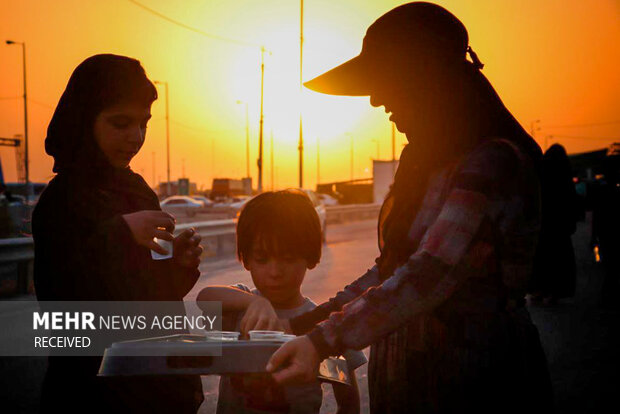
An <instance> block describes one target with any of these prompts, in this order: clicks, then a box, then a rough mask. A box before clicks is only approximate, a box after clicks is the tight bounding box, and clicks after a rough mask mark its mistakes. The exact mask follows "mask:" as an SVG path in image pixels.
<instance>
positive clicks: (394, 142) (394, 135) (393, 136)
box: [392, 122, 396, 177]
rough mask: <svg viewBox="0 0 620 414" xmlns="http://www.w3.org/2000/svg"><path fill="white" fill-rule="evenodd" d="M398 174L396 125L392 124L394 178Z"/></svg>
mask: <svg viewBox="0 0 620 414" xmlns="http://www.w3.org/2000/svg"><path fill="white" fill-rule="evenodd" d="M395 174H396V125H395V124H394V122H392V177H393V176H394V175H395Z"/></svg>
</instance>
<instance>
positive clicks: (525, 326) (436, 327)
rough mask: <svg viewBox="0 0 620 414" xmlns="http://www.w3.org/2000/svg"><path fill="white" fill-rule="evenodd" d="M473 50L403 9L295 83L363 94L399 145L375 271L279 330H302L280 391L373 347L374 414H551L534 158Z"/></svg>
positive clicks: (431, 9) (443, 15) (426, 11)
mask: <svg viewBox="0 0 620 414" xmlns="http://www.w3.org/2000/svg"><path fill="white" fill-rule="evenodd" d="M468 44H469V39H468V34H467V30H466V29H465V27H464V25H463V24H462V23H461V22H460V21H459V20H458V19H457V18H456V17H455V16H454V15H452V14H451V13H450V12H448V11H447V10H445V9H444V8H442V7H440V6H437V5H434V4H430V3H424V2H416V3H409V4H405V5H402V6H399V7H397V8H395V9H393V10H391V11H390V12H388V13H386V14H384V15H383V16H382V17H380V18H379V19H377V20H376V21H375V22H374V23H373V24H372V25H371V26H370V27H369V28H368V30H367V32H366V37H365V38H364V42H363V46H362V51H361V53H360V55H358V56H356V57H354V58H353V59H351V60H349V61H347V62H345V63H343V64H342V65H340V66H337V67H336V68H334V69H332V70H330V71H328V72H326V73H324V74H323V75H321V76H319V77H318V78H316V79H314V80H311V81H310V82H308V83H306V86H307V87H308V88H310V89H313V90H316V91H319V92H324V93H328V94H334V95H357V96H370V103H371V105H373V106H377V107H378V106H384V107H385V110H386V112H391V113H392V116H391V117H390V119H391V120H393V121H394V122H395V123H396V126H397V127H398V129H399V131H401V132H403V133H405V134H406V136H407V140H408V141H409V143H408V145H407V146H406V147H405V149H404V150H403V153H402V154H401V158H400V163H399V166H398V171H397V172H396V177H395V179H394V184H393V186H392V188H391V190H390V194H389V196H388V198H387V199H386V201H385V202H384V204H383V207H382V212H381V215H380V219H379V244H380V246H381V255H380V257H379V258H378V259H377V261H376V263H377V264H376V265H375V266H374V267H372V268H371V269H369V271H368V272H367V273H365V274H364V275H362V276H360V277H359V278H357V280H354V281H353V282H351V284H349V285H348V286H346V287H345V288H344V289H343V290H342V291H341V292H339V293H338V294H337V295H336V296H335V297H334V298H332V299H330V300H329V301H328V302H326V303H323V304H322V305H320V306H319V307H317V308H315V309H314V310H312V311H311V312H309V313H307V314H303V315H300V316H297V317H295V318H293V319H291V320H290V321H289V323H290V327H291V329H292V331H293V332H294V333H296V334H303V333H306V335H304V336H302V337H300V338H297V339H294V340H292V341H290V342H288V343H286V344H284V345H283V346H282V347H281V348H280V349H279V350H278V351H277V352H276V353H275V354H274V355H273V357H272V359H271V361H270V365H269V366H268V369H269V370H271V371H274V378H275V379H276V381H280V382H286V381H292V380H294V379H306V380H308V379H311V378H312V377H313V374H315V373H316V370H317V368H318V365H319V362H320V361H321V360H322V359H323V358H325V357H327V356H331V355H339V354H341V353H342V352H343V351H344V349H346V348H353V349H362V348H364V347H366V346H368V345H371V351H370V363H369V368H368V373H369V374H368V379H369V381H368V386H369V392H370V409H371V412H373V413H382V414H384V413H405V412H413V413H430V412H432V413H454V412H463V413H474V412H481V413H482V412H501V413H524V412H528V411H532V410H536V411H537V412H543V411H544V412H549V411H552V410H553V407H552V392H551V384H550V380H549V375H548V372H547V367H546V362H545V356H544V353H543V350H542V347H541V344H540V340H539V337H538V332H537V329H536V327H535V326H534V325H533V324H532V322H531V320H530V318H529V314H528V311H527V309H526V308H525V307H524V296H525V291H526V288H527V285H528V282H529V277H530V275H531V268H532V264H533V259H534V254H535V251H536V242H537V240H538V235H539V230H540V209H539V207H540V198H539V182H538V175H537V174H538V166H539V163H540V161H541V157H542V153H541V151H540V148H539V147H538V145H537V144H536V142H535V141H534V140H533V139H532V138H531V137H530V136H529V135H528V134H527V132H526V131H524V130H523V128H522V127H521V126H520V125H519V123H518V122H517V121H516V120H515V119H514V117H513V116H512V115H511V114H510V112H509V111H508V109H507V108H506V107H505V106H504V104H503V103H502V101H501V99H500V98H499V96H498V95H497V93H496V92H495V90H494V89H493V87H492V86H491V84H490V83H489V81H488V80H487V78H486V77H485V76H484V75H483V74H482V72H481V69H482V67H483V65H482V63H481V62H480V61H479V59H478V57H477V56H476V54H475V53H474V52H473V51H472V49H471V47H469V46H468ZM467 54H469V57H470V58H471V61H469V60H468V59H467Z"/></svg>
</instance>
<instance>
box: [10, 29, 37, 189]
mask: <svg viewBox="0 0 620 414" xmlns="http://www.w3.org/2000/svg"><path fill="white" fill-rule="evenodd" d="M6 44H7V45H22V66H23V71H24V76H23V78H24V152H25V155H24V164H25V165H24V167H25V172H26V200H30V197H31V196H32V188H31V186H30V166H29V164H30V163H29V158H28V94H27V88H26V43H25V42H15V41H13V40H7V41H6Z"/></svg>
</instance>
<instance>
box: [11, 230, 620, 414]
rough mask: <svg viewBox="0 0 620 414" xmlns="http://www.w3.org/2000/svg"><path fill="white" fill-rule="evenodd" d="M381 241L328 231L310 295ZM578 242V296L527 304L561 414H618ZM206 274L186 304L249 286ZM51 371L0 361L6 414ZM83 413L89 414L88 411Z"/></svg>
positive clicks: (612, 359) (603, 333) (209, 382)
mask: <svg viewBox="0 0 620 414" xmlns="http://www.w3.org/2000/svg"><path fill="white" fill-rule="evenodd" d="M375 237H376V236H375V223H374V222H372V221H368V222H358V223H351V224H344V225H339V226H333V227H332V228H331V229H330V230H329V231H328V245H327V246H326V248H325V250H324V254H323V260H322V263H321V265H320V266H319V267H317V269H315V270H313V271H312V272H309V273H308V275H307V277H306V281H305V282H304V292H305V294H307V295H308V296H310V297H312V298H314V299H315V300H316V301H317V302H320V301H321V300H325V299H326V298H328V297H329V296H331V295H333V293H335V292H336V290H337V289H338V288H339V287H342V286H344V285H345V284H346V283H347V282H348V281H350V278H351V277H352V276H354V275H356V274H358V275H359V274H361V273H360V272H362V271H363V270H364V269H365V268H366V267H369V266H370V265H371V264H372V262H373V259H374V257H375V256H376V241H375V240H376V239H375ZM573 243H574V246H575V253H576V256H577V271H578V274H577V293H576V295H575V298H573V299H565V300H562V301H560V302H559V303H558V304H556V305H553V306H543V305H535V304H533V303H529V304H528V306H529V309H530V312H531V314H532V318H533V319H534V321H535V323H536V325H537V326H538V328H539V332H540V335H541V339H542V342H543V346H544V348H545V352H546V355H547V359H548V363H549V369H550V372H551V377H552V381H553V385H554V390H555V400H556V412H558V413H598V412H617V411H618V403H617V401H618V400H617V399H616V398H617V397H616V396H617V394H618V393H619V392H620V390H619V385H620V379H619V373H618V369H619V368H620V356H619V352H620V323H619V320H618V317H619V316H620V312H619V311H618V310H604V309H602V308H601V306H600V292H601V284H602V280H603V270H602V268H601V266H600V264H597V263H594V261H593V257H592V254H591V251H590V248H589V225H588V224H587V223H579V225H578V230H577V233H576V234H575V235H574V236H573ZM618 254H620V252H618ZM201 270H202V271H203V277H201V280H200V281H199V283H198V284H197V286H196V289H194V290H193V291H192V292H193V293H190V295H188V297H187V298H186V299H190V300H191V296H192V295H195V294H196V291H197V289H199V288H200V286H201V285H202V286H204V285H205V284H228V283H233V282H244V283H249V276H248V275H247V273H245V272H243V270H242V269H241V268H240V266H239V265H238V264H236V263H235V262H233V261H229V262H224V263H221V264H219V265H218V264H217V263H211V264H205V266H203V267H201ZM17 299H18V300H19V299H33V298H32V297H22V298H17ZM619 300H620V298H619ZM0 318H10V315H0ZM0 335H2V332H0ZM45 367H46V362H45V359H44V358H0V413H13V412H15V413H34V412H37V411H38V398H39V393H40V385H41V380H42V378H43V375H44V372H45ZM357 376H358V380H359V383H360V391H361V392H362V412H368V395H367V386H366V383H367V378H366V367H365V366H364V367H362V368H360V369H358V371H357ZM203 384H204V388H205V404H203V406H202V407H201V409H200V413H201V414H202V413H210V412H212V411H213V409H214V407H215V402H216V401H217V392H216V390H217V385H216V384H217V380H216V377H204V382H203ZM329 394H331V393H329ZM94 403H96V402H94ZM84 412H88V408H87V407H86V408H85V411H84ZM321 412H322V413H323V412H325V413H328V412H335V406H334V401H333V396H331V395H328V396H327V397H326V399H325V401H324V407H323V409H322V410H321ZM531 412H532V413H535V412H537V410H536V408H535V407H532V410H531Z"/></svg>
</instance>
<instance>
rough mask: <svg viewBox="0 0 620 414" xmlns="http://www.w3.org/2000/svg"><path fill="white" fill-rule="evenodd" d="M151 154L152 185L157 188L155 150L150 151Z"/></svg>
mask: <svg viewBox="0 0 620 414" xmlns="http://www.w3.org/2000/svg"><path fill="white" fill-rule="evenodd" d="M151 155H152V161H153V162H152V165H153V186H154V187H155V188H157V182H156V181H155V151H153V152H152V153H151Z"/></svg>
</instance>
